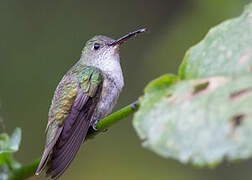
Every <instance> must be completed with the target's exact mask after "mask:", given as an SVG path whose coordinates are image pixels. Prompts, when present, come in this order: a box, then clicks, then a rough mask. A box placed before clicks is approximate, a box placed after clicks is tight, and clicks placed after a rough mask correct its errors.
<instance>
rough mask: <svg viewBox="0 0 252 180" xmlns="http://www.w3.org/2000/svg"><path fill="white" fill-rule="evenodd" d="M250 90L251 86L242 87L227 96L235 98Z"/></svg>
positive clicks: (251, 89)
mask: <svg viewBox="0 0 252 180" xmlns="http://www.w3.org/2000/svg"><path fill="white" fill-rule="evenodd" d="M251 91H252V88H251V87H249V88H246V89H242V90H240V91H236V92H234V93H232V94H230V95H229V98H230V99H235V98H238V97H242V96H244V95H245V94H247V93H249V92H251Z"/></svg>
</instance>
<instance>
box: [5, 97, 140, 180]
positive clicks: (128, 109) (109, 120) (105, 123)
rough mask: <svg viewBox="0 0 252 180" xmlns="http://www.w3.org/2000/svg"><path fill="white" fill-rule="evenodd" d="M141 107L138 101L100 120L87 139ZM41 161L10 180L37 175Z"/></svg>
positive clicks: (35, 162) (37, 161)
mask: <svg viewBox="0 0 252 180" xmlns="http://www.w3.org/2000/svg"><path fill="white" fill-rule="evenodd" d="M139 106H140V103H139V101H136V102H134V103H132V104H130V105H128V106H126V107H124V108H122V109H120V110H119V111H116V112H114V113H113V114H110V115H109V116H107V117H106V118H104V119H102V120H100V121H99V122H98V123H97V124H96V128H97V131H94V130H93V129H92V128H90V129H89V131H88V135H87V138H92V137H94V136H95V135H97V134H99V133H100V132H103V131H104V130H105V129H107V128H108V127H110V126H111V125H113V124H115V123H116V122H118V121H119V120H121V119H123V118H125V117H127V116H129V115H131V114H133V113H134V112H135V111H137V109H138V108H139ZM39 161H40V158H38V159H37V160H35V161H34V162H32V163H30V164H28V165H26V166H22V167H20V168H18V169H15V170H13V171H12V173H11V175H10V176H9V178H8V180H24V179H26V178H29V177H31V176H33V175H34V174H35V171H36V169H37V166H38V164H39Z"/></svg>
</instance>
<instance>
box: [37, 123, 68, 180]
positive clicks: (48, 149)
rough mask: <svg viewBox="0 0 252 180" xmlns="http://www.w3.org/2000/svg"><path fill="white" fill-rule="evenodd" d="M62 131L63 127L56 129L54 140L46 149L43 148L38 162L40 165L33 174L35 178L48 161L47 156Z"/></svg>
mask: <svg viewBox="0 0 252 180" xmlns="http://www.w3.org/2000/svg"><path fill="white" fill-rule="evenodd" d="M62 129H63V127H58V129H57V132H56V134H55V138H54V140H53V141H52V142H51V144H49V146H48V147H46V148H45V150H44V152H43V155H42V158H41V160H40V163H39V165H38V167H37V170H36V172H35V175H36V176H37V175H39V174H40V173H41V171H42V170H43V169H44V168H45V166H46V164H47V162H48V160H49V156H50V154H51V153H52V150H53V147H54V145H55V144H56V142H57V140H58V138H59V136H60V134H61V131H62Z"/></svg>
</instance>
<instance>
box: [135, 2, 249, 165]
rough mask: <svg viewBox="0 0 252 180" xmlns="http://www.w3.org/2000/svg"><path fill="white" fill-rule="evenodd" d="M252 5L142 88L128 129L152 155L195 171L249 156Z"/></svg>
mask: <svg viewBox="0 0 252 180" xmlns="http://www.w3.org/2000/svg"><path fill="white" fill-rule="evenodd" d="M251 32H252V4H250V5H248V6H247V7H246V10H245V11H244V13H243V14H242V15H241V16H240V17H238V18H235V19H232V20H228V21H226V22H224V23H222V24H220V25H218V26H217V27H215V28H213V29H211V30H210V32H209V33H208V34H207V36H206V37H205V39H204V40H202V41H201V42H200V43H199V44H198V45H196V46H194V47H192V48H191V49H190V50H188V51H187V53H186V55H185V57H184V60H183V63H182V64H181V66H180V69H179V78H180V79H182V80H180V81H178V78H177V77H176V76H172V75H165V76H162V77H160V78H158V79H157V80H154V81H152V82H151V83H149V85H147V87H146V89H145V94H144V96H143V97H141V98H140V104H141V106H140V109H139V111H138V112H137V113H136V114H135V116H134V120H133V125H134V127H135V129H136V130H137V133H138V134H139V136H140V138H141V139H142V140H143V145H144V146H145V147H147V148H149V149H151V150H152V151H154V152H156V153H157V154H159V155H161V156H163V157H166V158H174V159H177V160H179V161H181V162H183V163H187V162H191V163H193V164H194V165H197V166H215V165H217V164H218V163H220V162H221V161H222V160H223V159H228V160H230V161H234V160H239V159H247V158H250V157H251V156H252V144H251V139H252V108H251V107H252V73H251V72H252V33H251Z"/></svg>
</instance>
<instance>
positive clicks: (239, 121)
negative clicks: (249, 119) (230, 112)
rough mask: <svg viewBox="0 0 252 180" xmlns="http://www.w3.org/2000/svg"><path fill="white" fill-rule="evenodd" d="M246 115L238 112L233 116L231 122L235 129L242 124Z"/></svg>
mask: <svg viewBox="0 0 252 180" xmlns="http://www.w3.org/2000/svg"><path fill="white" fill-rule="evenodd" d="M244 118H245V115H244V114H237V115H235V116H233V117H232V119H231V124H232V127H233V129H234V130H235V129H236V128H237V127H239V126H241V124H242V122H243V121H244Z"/></svg>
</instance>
